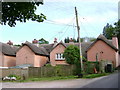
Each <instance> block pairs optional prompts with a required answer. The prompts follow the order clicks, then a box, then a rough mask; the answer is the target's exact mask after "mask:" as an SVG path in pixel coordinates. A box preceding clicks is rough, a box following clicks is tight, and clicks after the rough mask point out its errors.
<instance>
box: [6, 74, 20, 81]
mask: <svg viewBox="0 0 120 90" xmlns="http://www.w3.org/2000/svg"><path fill="white" fill-rule="evenodd" d="M8 77H16V79H17V80H20V79H21V77H20V76H18V75H13V74H10V75H9V76H8Z"/></svg>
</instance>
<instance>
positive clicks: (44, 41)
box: [39, 38, 49, 44]
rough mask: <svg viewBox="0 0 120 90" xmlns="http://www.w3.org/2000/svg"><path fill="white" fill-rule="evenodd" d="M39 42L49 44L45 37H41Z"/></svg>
mask: <svg viewBox="0 0 120 90" xmlns="http://www.w3.org/2000/svg"><path fill="white" fill-rule="evenodd" d="M39 44H49V42H48V41H46V40H45V39H44V38H41V39H40V40H39Z"/></svg>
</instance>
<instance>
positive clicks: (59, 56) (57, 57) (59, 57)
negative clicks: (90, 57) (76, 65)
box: [55, 53, 65, 60]
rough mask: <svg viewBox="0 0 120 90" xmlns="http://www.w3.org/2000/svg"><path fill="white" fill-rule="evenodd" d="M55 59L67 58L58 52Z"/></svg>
mask: <svg viewBox="0 0 120 90" xmlns="http://www.w3.org/2000/svg"><path fill="white" fill-rule="evenodd" d="M55 60H65V58H63V53H56V54H55Z"/></svg>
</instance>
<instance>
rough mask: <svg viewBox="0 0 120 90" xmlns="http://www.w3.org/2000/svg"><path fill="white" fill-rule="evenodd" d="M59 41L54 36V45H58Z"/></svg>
mask: <svg viewBox="0 0 120 90" xmlns="http://www.w3.org/2000/svg"><path fill="white" fill-rule="evenodd" d="M57 43H58V42H57V38H54V46H56V45H57ZM54 46H53V47H54Z"/></svg>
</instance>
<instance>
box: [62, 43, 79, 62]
mask: <svg viewBox="0 0 120 90" xmlns="http://www.w3.org/2000/svg"><path fill="white" fill-rule="evenodd" d="M63 56H64V57H65V59H66V62H67V63H68V64H76V63H80V61H79V60H80V54H79V48H78V47H77V46H74V45H70V46H68V47H67V48H66V49H65V51H64V54H63Z"/></svg>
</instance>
